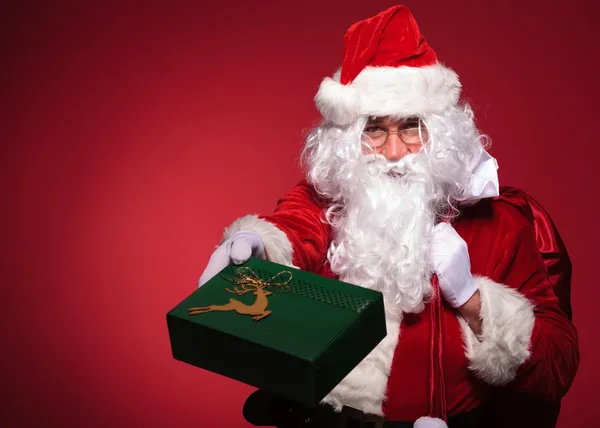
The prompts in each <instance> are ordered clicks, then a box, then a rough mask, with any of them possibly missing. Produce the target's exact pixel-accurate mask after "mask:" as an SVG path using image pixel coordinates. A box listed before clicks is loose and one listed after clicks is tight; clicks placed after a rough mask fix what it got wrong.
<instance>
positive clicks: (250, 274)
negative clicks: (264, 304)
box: [220, 266, 292, 292]
mask: <svg viewBox="0 0 600 428" xmlns="http://www.w3.org/2000/svg"><path fill="white" fill-rule="evenodd" d="M286 274H287V275H286ZM220 275H221V277H222V278H223V279H225V280H227V281H229V282H231V283H233V284H235V285H239V286H243V285H249V286H253V287H256V288H266V287H285V286H287V285H288V284H289V283H290V282H291V281H292V273H291V272H290V271H287V270H286V271H283V272H279V273H278V274H276V275H273V276H272V277H271V278H270V279H267V280H264V279H260V278H259V277H258V275H257V274H256V272H254V271H253V270H252V269H251V268H249V267H248V266H242V267H240V268H238V269H237V271H236V272H235V273H234V275H235V277H234V278H227V277H226V276H225V275H223V274H220ZM280 276H283V277H284V278H283V279H281V280H280V281H277V280H276V279H277V278H278V277H280ZM286 277H287V278H286ZM225 290H227V291H229V292H231V290H229V289H227V288H226V289H225ZM288 290H289V287H286V289H285V291H288Z"/></svg>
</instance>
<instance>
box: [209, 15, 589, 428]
mask: <svg viewBox="0 0 600 428" xmlns="http://www.w3.org/2000/svg"><path fill="white" fill-rule="evenodd" d="M460 91H461V84H460V82H459V79H458V76H457V75H456V74H455V73H454V72H453V71H452V70H450V69H449V68H447V67H446V66H444V65H443V64H442V63H440V62H439V61H438V59H437V56H436V54H435V52H434V51H433V49H432V48H431V47H430V46H429V44H428V43H427V41H426V40H425V39H424V37H423V35H422V34H421V33H420V31H419V28H418V26H417V23H416V21H415V19H414V18H413V16H412V14H411V13H410V11H409V10H408V9H407V8H406V7H404V6H395V7H392V8H390V9H388V10H385V11H383V12H381V13H380V14H378V15H377V16H374V17H372V18H369V19H366V20H364V21H361V22H358V23H356V24H354V25H352V26H351V27H350V28H349V30H348V31H347V33H346V36H345V43H344V60H343V63H342V66H341V68H340V70H339V71H338V72H337V73H335V74H334V76H333V77H332V78H325V79H324V81H323V82H322V84H321V86H320V88H319V91H318V93H317V95H316V98H315V101H316V104H317V107H318V109H319V111H320V112H321V114H322V116H323V121H322V123H321V125H320V126H319V127H318V128H316V129H314V130H313V131H312V132H311V133H310V135H309V136H308V138H307V140H306V146H305V149H304V152H303V156H302V159H303V166H304V167H305V170H306V179H305V180H303V181H302V182H301V183H299V184H298V185H297V186H295V187H294V188H293V189H292V190H291V191H290V192H289V193H288V194H286V195H285V196H283V197H282V198H281V199H280V200H279V202H278V204H277V207H276V209H275V211H274V213H272V214H270V215H248V216H245V217H242V218H239V219H238V220H237V221H235V222H234V223H233V224H231V225H230V226H229V227H227V228H226V231H225V234H224V237H223V241H222V243H221V245H220V246H219V248H218V249H217V250H216V251H215V253H214V254H213V255H212V257H211V259H210V261H209V263H208V266H207V267H206V269H205V271H204V272H203V274H202V277H201V278H200V286H201V285H202V284H203V283H204V282H206V281H207V280H208V279H210V278H211V277H212V276H213V275H215V274H216V273H217V272H218V271H220V270H221V269H222V268H223V267H225V266H226V265H227V264H229V263H235V264H239V263H243V262H245V261H246V260H247V259H248V258H249V257H250V256H251V255H253V256H258V257H264V258H267V259H269V260H271V261H274V262H277V263H281V264H285V265H289V266H294V267H297V268H300V269H303V270H307V271H311V272H315V273H318V274H321V275H325V276H328V277H332V278H337V279H340V280H343V281H346V282H349V283H352V284H356V285H359V286H361V287H368V288H372V289H375V290H379V291H381V292H382V293H383V295H384V301H385V307H386V323H387V337H386V338H385V339H384V340H383V341H382V342H381V343H380V344H379V345H378V346H377V347H376V348H375V349H374V350H373V351H372V352H371V353H370V354H369V355H368V356H367V357H366V358H365V359H364V360H363V361H362V362H361V363H360V364H359V365H358V366H357V367H356V368H355V369H354V370H353V371H352V372H351V373H349V374H348V375H347V376H346V378H345V379H343V380H342V381H341V382H340V383H339V384H338V385H337V386H336V387H335V388H334V389H333V390H332V391H331V392H330V393H329V394H328V395H327V397H325V399H324V400H323V402H322V404H321V406H319V408H318V409H310V408H304V407H302V406H298V405H296V404H294V403H290V402H287V401H286V400H283V399H280V398H278V397H268V396H267V395H266V394H264V393H262V392H261V391H258V392H257V393H255V394H253V395H252V396H251V397H250V398H249V400H248V401H247V403H246V406H245V409H244V412H245V415H246V418H247V419H248V420H250V422H252V423H254V424H256V425H276V426H279V427H284V426H285V427H296V426H317V427H338V426H339V427H346V426H347V427H351V426H357V427H358V426H361V427H367V426H369V427H386V428H387V427H390V428H391V427H404V426H407V427H412V426H413V424H414V426H415V427H424V426H431V427H443V426H450V427H453V428H454V427H493V426H506V425H505V424H507V423H510V424H511V425H512V426H513V427H515V426H529V427H531V426H543V427H546V426H548V427H550V426H554V424H555V420H556V414H557V411H556V409H557V408H558V407H557V404H558V403H559V401H560V398H561V397H562V396H563V395H564V394H565V393H566V392H567V390H568V389H569V386H570V385H571V382H572V380H573V377H574V375H575V372H576V369H577V365H578V360H579V354H578V344H577V336H576V331H575V329H574V327H573V325H572V324H571V322H570V313H569V308H568V302H567V304H566V306H565V300H564V299H563V301H562V302H561V301H560V300H559V299H558V298H557V295H556V292H555V290H556V289H557V286H558V285H561V284H562V285H563V286H564V284H565V283H566V282H568V279H569V278H566V277H565V275H564V274H565V272H567V271H568V269H569V267H570V265H569V264H568V256H567V255H566V253H565V252H564V247H563V246H562V243H561V241H560V238H559V236H558V235H557V234H556V231H555V229H554V226H553V225H552V223H551V221H550V220H549V218H548V216H547V214H546V212H545V211H543V209H542V208H541V207H540V206H539V204H537V203H536V202H535V201H534V200H533V199H531V198H530V197H529V196H527V195H526V194H524V193H523V192H520V191H518V190H517V189H512V188H511V189H509V188H501V187H500V186H499V183H498V177H497V173H496V170H497V163H496V160H495V159H494V158H492V157H491V156H490V155H489V154H488V153H487V151H486V148H487V147H486V139H485V138H484V135H482V134H481V133H480V132H479V131H478V129H477V128H476V126H475V123H474V118H473V113H472V111H471V109H470V108H469V107H468V105H466V104H464V103H463V104H460V103H459V95H460ZM540 231H542V232H543V235H544V236H543V237H540V236H541V234H542V232H540ZM543 239H545V240H546V241H545V243H546V244H547V243H550V244H551V245H553V246H554V248H553V249H552V251H546V250H544V248H542V244H543V242H542V240H543ZM550 255H551V256H550ZM561 263H562V265H561ZM549 266H551V267H553V269H549ZM561 266H562V270H561V269H558V271H559V273H558V274H557V268H561ZM561 273H562V274H563V276H560V275H561ZM568 273H570V272H567V274H568ZM552 275H554V277H553V276H552ZM556 275H558V276H556ZM553 279H555V281H553ZM563 288H564V287H563ZM561 303H562V304H563V305H562V307H561ZM517 398H518V400H517ZM498 403H502V405H499V404H498ZM524 403H526V404H524ZM518 405H521V407H522V408H527V409H529V410H530V414H529V415H525V414H524V413H523V412H522V408H521V409H519V410H517V406H518ZM539 409H542V411H541V412H540V411H539ZM531 412H533V413H534V415H535V416H534V417H532V416H531ZM503 418H504V419H503ZM508 421H509V422H508Z"/></svg>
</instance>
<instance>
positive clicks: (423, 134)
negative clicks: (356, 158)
mask: <svg viewBox="0 0 600 428" xmlns="http://www.w3.org/2000/svg"><path fill="white" fill-rule="evenodd" d="M362 141H363V142H365V143H367V144H368V145H369V146H370V147H371V148H372V149H373V150H374V151H375V153H377V154H379V155H383V156H385V157H386V158H387V159H388V160H390V161H397V160H400V159H402V158H403V157H404V156H406V155H407V154H411V153H418V152H419V151H420V150H422V148H423V145H424V144H425V143H426V142H427V129H426V128H425V126H424V125H423V124H422V123H421V121H420V120H419V119H418V118H415V117H409V118H404V119H401V120H395V119H393V118H392V117H390V116H384V117H372V118H369V121H368V122H367V124H366V126H365V128H364V130H363V134H362Z"/></svg>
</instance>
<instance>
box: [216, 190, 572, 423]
mask: <svg viewBox="0 0 600 428" xmlns="http://www.w3.org/2000/svg"><path fill="white" fill-rule="evenodd" d="M504 193H506V192H504ZM513 196H514V195H513ZM326 207H327V202H326V201H324V200H321V199H320V198H319V197H318V196H317V194H316V193H315V191H314V189H312V187H311V186H310V185H309V184H307V182H306V181H303V182H301V183H299V184H298V185H297V186H295V187H294V188H293V189H292V190H291V191H290V192H289V193H287V194H286V195H285V196H284V197H282V198H281V199H280V200H279V201H278V203H277V207H276V209H275V211H274V213H273V214H271V215H267V216H247V217H243V218H241V219H239V220H237V221H236V222H235V223H233V224H232V225H231V226H230V227H229V228H227V230H226V231H225V236H224V239H226V238H227V237H228V236H230V235H231V234H232V233H235V232H237V231H239V230H244V229H245V230H254V231H256V232H257V233H259V234H260V235H261V237H262V238H263V240H264V242H265V250H266V253H267V257H268V258H269V259H270V260H272V261H274V262H277V263H282V264H285V265H289V266H295V267H298V268H300V269H303V270H306V271H310V272H314V273H318V274H321V275H325V276H328V277H332V278H336V276H335V275H334V274H333V273H332V272H331V270H330V268H329V264H328V261H327V257H326V252H327V249H328V248H329V244H330V242H331V229H330V227H329V226H328V225H327V224H326V223H325V222H324V221H323V210H324V209H325V208H326ZM453 226H454V228H455V229H456V231H457V232H458V233H459V235H460V236H461V237H462V238H463V239H464V240H465V241H466V243H467V245H468V249H469V256H470V260H471V271H472V273H473V275H474V276H475V277H476V281H477V283H478V287H479V290H480V295H481V303H482V307H481V317H482V323H483V329H482V334H481V335H480V336H479V337H476V336H475V334H474V333H473V332H472V331H471V330H470V328H469V327H468V326H467V324H466V323H465V322H464V320H462V319H461V318H460V316H459V315H458V314H457V312H456V311H455V310H453V309H452V308H450V307H449V306H447V305H444V306H443V308H442V316H441V320H442V323H443V349H444V352H443V357H442V358H443V360H442V370H443V375H444V381H445V391H446V404H447V413H448V416H452V415H455V414H460V413H463V412H467V411H469V410H472V409H475V408H477V407H479V406H481V405H482V404H484V403H487V404H486V407H487V408H488V414H489V415H490V416H489V420H487V421H486V422H485V423H484V426H486V427H493V426H506V424H507V423H510V424H511V426H512V427H518V426H528V427H532V426H536V427H552V426H554V425H555V421H556V416H557V409H558V407H557V404H558V403H559V400H560V398H561V397H562V396H563V395H564V394H565V393H566V392H567V390H568V389H569V387H570V385H571V382H572V380H573V378H574V375H575V372H576V370H577V366H578V363H579V352H578V342H577V334H576V330H575V328H574V326H573V325H572V323H571V322H570V320H569V317H568V316H567V315H566V314H565V312H564V311H563V310H562V309H561V308H560V304H559V300H558V298H557V297H556V294H555V292H554V290H553V287H552V283H551V282H550V280H549V276H548V272H547V269H546V267H545V265H544V260H543V259H542V256H541V254H540V251H539V248H538V244H539V243H536V231H535V230H534V229H533V227H532V222H531V219H528V218H527V217H526V216H525V215H524V214H523V212H522V210H519V209H517V207H515V204H514V203H512V202H509V199H507V198H506V197H505V195H504V194H501V195H500V197H499V198H494V199H487V200H483V201H480V202H479V203H477V204H476V205H474V206H471V207H463V208H462V209H461V215H460V217H459V218H458V219H457V220H456V221H455V222H454V224H453ZM431 310H432V307H431V304H428V305H426V308H425V310H424V311H423V312H422V313H420V314H404V315H403V317H402V321H401V324H400V326H399V331H398V332H397V333H396V332H393V333H392V334H397V337H396V336H394V338H393V339H394V340H393V341H391V342H390V343H391V345H390V346H392V347H393V349H392V350H393V352H391V353H389V357H387V358H391V360H392V361H390V362H389V363H390V364H391V370H390V372H389V377H388V378H387V379H386V380H382V379H381V378H377V377H373V376H366V377H365V378H359V379H358V380H356V382H363V381H364V383H365V384H366V387H365V388H366V389H364V390H366V391H367V393H366V394H365V393H364V391H363V392H361V391H360V390H358V388H352V387H349V388H346V389H345V391H346V392H347V393H349V394H354V395H356V394H361V393H362V394H364V395H365V396H366V398H365V400H364V401H365V404H364V406H362V403H361V402H360V401H359V402H358V405H356V406H354V407H358V408H360V407H363V408H362V409H361V410H364V411H370V412H376V413H379V414H382V415H384V416H385V418H386V419H388V420H404V421H406V420H416V419H417V418H419V417H421V416H424V415H427V414H428V412H429V410H430V408H429V406H430V404H429V402H430V399H429V392H430V391H429V385H428V382H429V376H430V361H431V355H430V326H431V324H430V314H429V312H430V311H431ZM388 333H389V331H388ZM382 358H383V359H385V358H386V357H385V356H384V357H382ZM382 382H383V383H385V385H381V384H382ZM369 383H371V385H369ZM371 387H372V388H373V391H375V392H374V394H375V395H376V393H377V392H376V391H377V390H378V388H380V389H379V390H380V391H383V392H384V395H385V399H384V400H382V401H381V405H380V407H377V410H376V411H375V410H373V406H372V403H370V404H368V403H367V402H369V400H370V398H369V397H368V396H369V392H368V388H371ZM355 390H356V391H355ZM497 395H500V396H503V398H502V399H501V400H499V399H497V398H496V396H497ZM507 397H508V398H507ZM511 397H512V398H513V400H512V401H513V403H509V401H510V398H511ZM515 397H518V398H519V400H514V398H515ZM353 399H354V400H355V401H353V402H356V399H357V397H356V396H355V397H353ZM358 399H360V396H358ZM500 402H501V403H502V405H501V406H500V405H499V404H498V403H500ZM517 403H518V405H519V406H520V407H521V409H519V412H520V414H519V415H517V416H516V415H515V413H514V411H515V410H514V409H516V408H517V407H516V405H517ZM509 405H510V406H511V408H507V407H506V406H509ZM551 406H552V407H551ZM511 409H513V410H511ZM540 410H541V411H540ZM521 412H527V413H529V414H526V413H521ZM531 412H533V414H532V413H531Z"/></svg>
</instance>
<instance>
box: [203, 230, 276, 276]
mask: <svg viewBox="0 0 600 428" xmlns="http://www.w3.org/2000/svg"><path fill="white" fill-rule="evenodd" d="M252 256H255V257H260V258H264V257H265V244H264V243H263V240H262V238H261V237H260V236H259V235H258V234H257V233H256V232H253V231H251V230H241V231H239V232H236V233H234V234H233V235H232V236H231V237H230V238H229V239H227V240H226V241H225V242H223V243H222V244H221V245H220V246H219V248H217V249H216V250H215V252H214V253H213V254H212V255H211V256H210V260H209V261H208V264H207V265H206V268H205V269H204V272H202V276H200V280H199V281H198V287H201V286H202V285H204V283H205V282H206V281H208V280H209V279H211V278H212V277H213V276H215V275H216V274H218V273H219V272H221V271H222V270H223V269H225V268H226V267H227V266H228V265H229V264H230V263H233V264H235V265H239V264H242V263H244V262H246V261H247V260H248V259H249V258H250V257H252Z"/></svg>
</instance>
